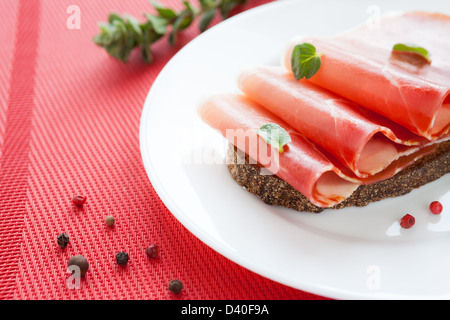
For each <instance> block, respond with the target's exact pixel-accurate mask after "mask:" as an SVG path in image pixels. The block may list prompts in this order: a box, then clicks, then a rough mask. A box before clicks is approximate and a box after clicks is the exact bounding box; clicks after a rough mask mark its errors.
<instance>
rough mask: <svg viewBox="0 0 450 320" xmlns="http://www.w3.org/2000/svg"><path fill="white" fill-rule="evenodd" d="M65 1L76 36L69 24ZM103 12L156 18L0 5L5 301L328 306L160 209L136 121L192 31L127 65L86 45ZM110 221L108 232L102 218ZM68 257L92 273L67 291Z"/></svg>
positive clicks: (87, 4)
mask: <svg viewBox="0 0 450 320" xmlns="http://www.w3.org/2000/svg"><path fill="white" fill-rule="evenodd" d="M161 2H163V3H165V4H167V5H168V6H172V7H175V8H181V6H182V3H181V1H176V0H167V1H161ZM267 2H269V1H268V0H254V1H251V0H250V1H249V4H248V5H247V6H245V7H244V9H249V8H252V7H255V6H258V5H261V4H264V3H267ZM71 5H76V6H77V7H78V8H79V9H80V25H79V26H80V28H75V29H70V28H68V26H67V19H68V18H69V17H70V15H71V14H72V13H73V11H70V9H69V11H68V8H69V7H70V6H71ZM111 11H116V12H119V13H125V12H126V13H130V14H133V15H135V16H140V15H141V13H142V12H153V11H152V8H151V6H150V5H149V3H148V1H147V0H134V1H125V0H122V1H120V0H76V1H72V0H58V1H56V0H2V1H1V2H0V19H1V20H0V21H2V24H3V26H2V28H0V41H1V44H2V45H1V46H0V55H1V57H2V58H1V59H0V143H1V149H0V150H1V169H0V170H1V174H0V188H1V189H0V190H1V191H0V192H1V199H2V206H1V207H0V298H1V299H186V300H188V299H323V298H322V297H320V296H316V295H313V294H309V293H306V292H303V291H299V290H296V289H293V288H290V287H287V286H284V285H281V284H278V283H276V282H273V281H271V280H269V279H266V278H264V277H261V276H259V275H257V274H255V273H253V272H251V271H249V270H247V269H244V268H242V267H240V266H238V265H237V264H235V263H234V262H232V261H230V260H228V259H226V258H225V257H223V256H221V255H220V254H218V253H216V252H215V251H213V250H212V249H210V248H209V247H208V246H206V245H205V244H203V243H202V242H201V241H199V240H198V239H197V238H196V237H195V236H193V235H192V234H191V233H190V232H189V231H188V230H186V229H185V228H184V227H183V226H182V225H181V224H180V223H179V222H178V221H177V220H176V219H175V218H174V217H173V216H172V215H171V213H170V212H169V211H168V210H167V209H166V207H165V206H164V204H163V203H162V202H161V200H160V199H159V198H158V196H157V194H156V193H155V191H154V190H153V188H152V186H151V184H150V182H149V180H148V177H147V175H146V173H145V170H144V168H143V165H142V162H141V156H140V151H139V121H140V114H141V111H142V107H143V103H144V100H145V98H146V95H147V93H148V90H149V88H150V87H151V85H152V82H153V81H154V79H155V78H156V76H157V75H158V73H159V72H160V71H161V69H162V67H163V66H164V65H165V64H166V63H167V62H168V60H169V59H170V58H171V57H172V56H173V55H174V54H175V53H176V51H178V50H179V49H180V48H181V47H182V46H183V45H184V44H186V43H187V42H189V41H190V40H191V39H192V38H194V37H195V36H196V35H198V31H197V30H198V28H197V27H196V26H192V27H191V28H189V29H188V30H186V31H185V32H183V33H182V34H181V35H180V37H179V43H178V45H177V46H176V47H170V45H168V44H167V41H165V40H162V41H160V42H159V43H157V44H156V45H155V46H153V50H154V53H155V59H154V63H153V64H152V65H150V66H147V65H145V64H144V63H143V62H142V61H141V59H140V57H139V53H138V52H136V53H135V54H133V56H132V57H131V61H130V62H129V63H128V64H126V65H125V64H122V63H121V62H119V61H117V60H115V59H113V58H111V57H109V56H108V55H107V54H106V52H105V51H104V50H103V49H101V48H99V47H97V46H96V45H94V44H93V42H92V37H93V36H94V35H95V34H96V33H97V32H98V26H97V23H98V22H99V21H104V20H106V18H107V15H108V13H109V12H111ZM219 21H220V19H219V18H216V19H215V20H214V23H218V22H219ZM74 194H84V195H86V196H87V197H88V200H87V204H86V205H85V206H84V208H83V209H78V208H76V207H74V206H73V205H72V203H71V198H72V196H73V195H74ZM110 214H111V215H114V216H115V218H116V226H115V227H114V228H108V227H107V226H106V225H105V223H104V218H105V216H107V215H110ZM61 232H65V233H67V234H68V235H69V236H70V243H69V245H68V247H67V248H66V249H65V250H61V249H60V248H59V247H58V245H57V243H56V237H57V235H58V234H59V233H61ZM151 243H157V244H159V245H160V247H161V252H160V256H159V258H157V259H149V258H147V256H146V254H145V248H146V247H147V246H148V245H149V244H151ZM119 251H126V252H128V253H129V254H130V262H129V263H128V265H127V266H126V267H125V268H122V267H120V266H118V265H117V264H116V262H115V254H116V253H117V252H119ZM75 254H81V255H83V256H85V257H86V258H87V259H88V260H89V263H90V269H89V272H88V273H87V274H86V276H85V277H84V279H82V281H81V288H79V289H70V288H68V286H67V284H66V280H67V278H68V277H69V274H68V273H67V261H68V260H69V258H70V257H71V256H73V255H75ZM175 278H178V279H180V280H182V281H183V283H184V288H185V289H184V290H183V291H182V292H181V293H180V294H179V295H174V294H173V293H171V292H170V291H169V290H168V289H167V284H168V282H169V280H172V279H175Z"/></svg>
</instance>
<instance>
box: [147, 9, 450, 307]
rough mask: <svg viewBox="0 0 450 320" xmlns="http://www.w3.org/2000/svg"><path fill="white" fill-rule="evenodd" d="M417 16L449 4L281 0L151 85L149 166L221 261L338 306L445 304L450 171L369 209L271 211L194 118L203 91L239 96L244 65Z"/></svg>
mask: <svg viewBox="0 0 450 320" xmlns="http://www.w3.org/2000/svg"><path fill="white" fill-rule="evenodd" d="M416 9H423V10H429V11H440V12H443V13H447V14H449V13H450V3H448V2H446V1H442V0H438V1H430V0H428V1H426V2H424V1H410V0H408V1H391V0H389V1H387V0H386V1H379V0H369V1H360V0H355V1H333V0H331V1H277V2H273V3H270V4H268V5H264V6H261V7H258V8H255V9H253V10H249V11H247V12H244V13H242V14H240V15H237V16H235V17H233V18H230V19H228V20H226V21H225V22H222V23H220V24H219V25H217V26H215V27H214V28H211V29H210V30H208V31H206V32H205V33H203V34H202V35H200V36H198V37H197V38H196V39H194V40H193V41H191V42H190V43H189V44H188V45H186V46H185V47H184V48H183V49H182V50H181V51H180V52H179V53H178V54H177V55H176V56H175V57H173V59H172V60H171V61H170V62H169V63H168V64H167V66H166V67H165V68H164V69H163V71H162V72H161V74H160V75H159V76H158V78H157V79H156V81H155V82H154V84H153V86H152V88H151V90H150V93H149V95H148V97H147V100H146V102H145V106H144V110H143V113H142V118H141V127H140V144H141V153H142V158H143V162H144V165H145V169H146V171H147V173H148V175H149V178H150V180H151V182H152V184H153V186H154V188H155V189H156V191H157V193H158V195H159V196H160V197H161V199H162V201H163V202H164V203H165V205H166V206H167V207H168V208H169V210H170V211H171V212H172V213H173V215H174V216H175V217H176V218H177V219H178V220H179V221H180V222H181V223H182V224H183V225H184V226H185V227H186V228H187V229H189V230H190V231H191V232H192V233H193V234H194V235H196V236H197V237H198V238H199V239H200V240H201V241H203V242H204V243H206V244H207V245H208V246H210V247H211V248H213V249H214V250H216V251H218V252H219V253H221V254H222V255H224V256H225V257H227V258H229V259H231V260H232V261H234V262H236V263H238V264H239V265H241V266H243V267H245V268H248V269H249V270H252V271H254V272H256V273H258V274H260V275H262V276H265V277H267V278H270V279H272V280H275V281H277V282H280V283H283V284H285V285H288V286H291V287H294V288H298V289H301V290H305V291H308V292H312V293H315V294H319V295H322V296H326V297H330V298H335V299H426V298H429V299H440V298H442V299H445V298H450V272H449V270H450V191H449V185H450V175H446V176H444V177H443V178H441V179H439V180H438V181H435V182H434V183H431V184H428V185H426V186H424V187H422V188H420V189H418V190H415V191H413V192H411V193H410V194H408V195H406V196H403V197H399V198H396V199H390V200H384V201H381V202H378V203H373V204H371V205H369V206H367V207H364V208H348V209H344V210H339V211H330V210H327V211H325V212H323V213H321V214H319V215H315V214H309V213H298V212H296V211H293V210H289V209H285V208H277V207H272V206H268V205H266V204H264V203H263V202H262V201H260V200H259V199H258V198H256V197H255V196H253V195H252V194H250V193H248V192H247V191H245V190H243V189H242V188H241V187H239V186H238V185H237V184H236V183H235V182H234V181H233V180H232V178H231V177H230V175H229V174H228V171H227V169H226V166H225V165H224V159H225V149H226V143H225V142H224V140H223V139H222V137H221V136H219V135H218V134H217V133H216V132H215V131H213V130H212V129H210V128H209V127H208V126H206V125H205V124H203V123H202V122H201V120H200V119H199V117H198V115H197V112H196V109H197V106H198V104H199V102H200V101H201V100H202V99H203V98H204V97H205V95H209V94H211V93H213V92H219V91H237V89H236V82H235V80H236V75H237V74H238V72H239V70H241V69H242V68H243V67H246V66H248V65H252V64H264V65H277V64H279V61H280V54H281V51H282V48H283V46H284V45H285V43H286V42H287V41H288V40H289V39H291V38H292V37H293V36H295V35H298V34H303V35H307V34H311V35H326V34H334V33H336V32H340V31H344V30H346V29H348V28H352V27H354V26H356V25H358V24H360V23H363V22H364V21H366V20H367V19H368V18H371V17H375V18H376V17H377V15H378V14H384V13H386V12H388V11H392V10H396V11H398V10H402V11H407V10H416ZM411 32H414V30H412V31H411ZM432 200H440V201H441V202H442V203H443V204H444V208H446V209H444V212H443V213H442V214H441V215H439V216H435V215H433V214H431V213H430V212H429V211H428V208H427V207H428V204H429V203H430V202H431V201H432ZM405 213H410V214H412V215H414V216H415V217H416V225H415V226H414V227H413V228H411V229H408V230H405V229H401V228H400V226H399V223H398V221H399V219H400V218H401V217H402V216H403V215H404V214H405Z"/></svg>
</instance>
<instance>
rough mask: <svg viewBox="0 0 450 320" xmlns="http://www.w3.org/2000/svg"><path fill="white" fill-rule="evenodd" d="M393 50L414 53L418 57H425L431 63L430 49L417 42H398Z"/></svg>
mask: <svg viewBox="0 0 450 320" xmlns="http://www.w3.org/2000/svg"><path fill="white" fill-rule="evenodd" d="M392 51H393V52H405V53H410V54H414V55H416V56H418V57H421V58H423V59H424V60H425V61H426V62H427V63H431V59H430V53H429V52H428V50H427V49H425V48H423V47H420V46H418V45H415V44H411V43H407V44H405V43H396V44H395V45H394V46H393V47H392Z"/></svg>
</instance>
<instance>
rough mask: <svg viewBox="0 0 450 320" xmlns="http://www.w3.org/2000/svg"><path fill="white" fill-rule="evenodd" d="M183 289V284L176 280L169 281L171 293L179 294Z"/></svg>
mask: <svg viewBox="0 0 450 320" xmlns="http://www.w3.org/2000/svg"><path fill="white" fill-rule="evenodd" d="M182 289H183V283H182V282H181V281H180V280H178V279H175V280H171V281H169V290H170V291H172V292H173V293H175V294H178V293H180V291H181V290H182Z"/></svg>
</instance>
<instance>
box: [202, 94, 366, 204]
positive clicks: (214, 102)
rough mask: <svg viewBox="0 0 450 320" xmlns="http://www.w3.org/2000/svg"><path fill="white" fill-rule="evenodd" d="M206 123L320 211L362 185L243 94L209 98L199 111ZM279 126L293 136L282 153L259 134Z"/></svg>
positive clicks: (301, 136) (307, 141)
mask: <svg viewBox="0 0 450 320" xmlns="http://www.w3.org/2000/svg"><path fill="white" fill-rule="evenodd" d="M199 114H200V116H201V118H202V119H203V121H204V122H206V123H207V124H208V125H210V126H211V127H213V128H214V129H216V130H218V131H219V132H220V133H221V134H222V135H223V136H224V137H226V138H227V139H228V140H229V141H230V142H231V143H233V144H234V145H235V146H236V147H237V148H239V149H240V150H242V151H244V152H245V153H246V154H247V155H249V157H250V158H251V159H254V160H255V161H257V162H259V163H260V164H262V165H263V166H265V167H266V168H268V169H269V170H270V171H271V172H272V173H274V174H276V175H277V176H278V177H279V178H281V179H283V180H284V181H286V182H287V183H289V184H290V185H291V186H293V187H294V188H295V189H297V190H298V191H300V192H301V193H302V194H303V195H305V196H306V197H307V198H308V199H309V200H310V201H311V202H312V203H313V204H315V205H317V206H320V207H330V206H333V205H335V204H337V203H339V202H341V201H343V200H344V199H345V198H347V197H349V196H350V195H351V194H352V193H353V192H354V190H356V188H357V187H358V186H359V185H360V184H361V181H358V180H357V179H356V178H354V177H350V176H347V175H345V174H344V173H342V172H341V170H339V169H338V168H337V167H336V166H335V165H333V164H332V163H331V162H330V161H329V159H328V158H326V157H325V156H324V155H323V154H322V153H321V152H319V151H318V150H317V148H316V146H315V145H314V144H313V143H311V142H310V141H309V140H308V139H306V138H305V137H304V136H303V135H301V134H299V133H298V132H296V131H295V130H294V129H293V128H291V127H290V126H289V125H287V124H285V123H284V122H283V121H282V120H281V119H279V118H278V117H276V116H275V115H273V114H271V113H270V112H268V111H267V110H265V109H264V108H262V107H261V106H259V105H258V104H256V103H255V102H253V101H251V100H250V99H248V98H247V97H245V96H242V95H239V94H220V95H215V96H213V97H211V98H209V99H208V100H207V101H206V102H205V103H204V104H203V105H202V106H201V107H200V109H199ZM267 123H276V124H278V125H280V126H281V127H282V128H283V129H285V130H286V131H287V132H288V133H289V135H290V136H291V139H292V142H290V143H289V144H288V146H287V147H286V150H285V151H284V152H283V153H280V152H279V151H278V150H276V149H273V148H271V147H269V146H268V144H267V143H266V141H265V140H264V139H262V138H261V137H260V136H258V135H257V133H256V130H257V129H259V128H260V127H261V126H262V125H264V124H267Z"/></svg>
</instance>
